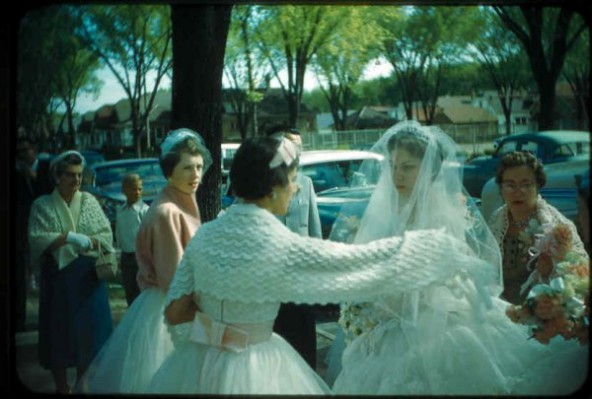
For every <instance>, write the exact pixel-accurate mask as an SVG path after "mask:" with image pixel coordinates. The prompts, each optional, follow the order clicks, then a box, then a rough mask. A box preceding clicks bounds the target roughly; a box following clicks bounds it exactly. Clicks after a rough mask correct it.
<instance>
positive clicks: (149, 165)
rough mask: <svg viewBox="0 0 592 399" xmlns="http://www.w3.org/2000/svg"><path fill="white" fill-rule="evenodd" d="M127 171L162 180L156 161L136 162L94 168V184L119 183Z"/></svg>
mask: <svg viewBox="0 0 592 399" xmlns="http://www.w3.org/2000/svg"><path fill="white" fill-rule="evenodd" d="M129 173H137V174H138V175H140V176H141V177H142V179H143V180H158V179H162V180H164V177H162V171H161V169H160V165H159V163H158V162H137V163H129V164H121V165H109V166H108V167H102V168H96V169H95V185H96V186H105V185H109V184H113V183H117V184H120V183H121V181H122V180H123V177H124V176H125V175H127V174H129Z"/></svg>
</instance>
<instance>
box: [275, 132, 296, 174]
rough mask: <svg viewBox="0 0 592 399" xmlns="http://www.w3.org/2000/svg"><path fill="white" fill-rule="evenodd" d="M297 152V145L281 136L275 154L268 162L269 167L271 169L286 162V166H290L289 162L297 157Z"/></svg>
mask: <svg viewBox="0 0 592 399" xmlns="http://www.w3.org/2000/svg"><path fill="white" fill-rule="evenodd" d="M298 153H299V151H298V146H296V144H294V143H293V142H291V141H290V140H288V139H287V138H285V137H282V139H281V141H280V145H279V147H278V148H277V150H276V153H275V155H274V156H273V158H272V160H271V161H270V162H269V167H270V168H271V169H273V168H277V167H278V166H280V165H281V164H282V163H284V164H286V166H290V164H291V163H292V162H294V160H295V159H296V158H298V155H299V154H298Z"/></svg>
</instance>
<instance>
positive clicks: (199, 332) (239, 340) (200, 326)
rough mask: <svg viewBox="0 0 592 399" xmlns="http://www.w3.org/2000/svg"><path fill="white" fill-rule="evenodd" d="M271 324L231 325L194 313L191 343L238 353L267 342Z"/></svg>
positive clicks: (200, 313) (201, 313) (203, 314)
mask: <svg viewBox="0 0 592 399" xmlns="http://www.w3.org/2000/svg"><path fill="white" fill-rule="evenodd" d="M272 327H273V323H272V324H271V325H268V324H266V323H262V324H252V325H245V324H241V325H240V326H239V325H233V324H228V323H224V322H221V321H218V320H215V319H213V318H212V317H210V316H209V315H207V314H205V313H203V312H196V313H195V319H194V320H193V325H192V328H191V335H190V339H191V340H192V341H195V342H198V343H201V344H205V345H211V346H217V347H221V348H225V349H229V350H231V351H234V352H240V351H242V350H244V349H245V348H246V347H247V346H249V345H251V344H256V343H259V342H263V341H267V340H268V339H269V337H270V336H271V333H272Z"/></svg>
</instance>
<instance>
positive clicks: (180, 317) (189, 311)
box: [164, 294, 199, 325]
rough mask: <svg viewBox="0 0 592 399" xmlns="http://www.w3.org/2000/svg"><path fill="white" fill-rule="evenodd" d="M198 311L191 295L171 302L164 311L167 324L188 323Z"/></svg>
mask: <svg viewBox="0 0 592 399" xmlns="http://www.w3.org/2000/svg"><path fill="white" fill-rule="evenodd" d="M198 310H199V307H198V306H197V304H196V303H195V302H194V301H193V295H192V294H188V295H184V296H182V297H181V298H179V299H175V300H173V301H172V302H171V303H170V304H169V306H167V308H166V309H165V311H164V316H165V317H166V319H167V321H168V322H169V324H172V325H175V324H181V323H189V322H191V321H193V319H194V318H195V312H197V311H198Z"/></svg>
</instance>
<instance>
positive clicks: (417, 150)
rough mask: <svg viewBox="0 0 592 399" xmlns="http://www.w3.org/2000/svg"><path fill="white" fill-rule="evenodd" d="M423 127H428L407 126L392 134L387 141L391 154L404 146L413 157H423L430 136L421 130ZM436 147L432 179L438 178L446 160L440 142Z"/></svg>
mask: <svg viewBox="0 0 592 399" xmlns="http://www.w3.org/2000/svg"><path fill="white" fill-rule="evenodd" d="M422 128H424V129H427V128H426V127H418V128H415V127H412V126H410V127H407V128H405V130H402V131H400V132H398V133H397V134H394V135H392V136H391V137H390V138H389V140H388V142H387V150H388V153H389V156H390V154H391V153H392V152H393V151H395V150H396V149H397V148H402V149H404V150H405V151H407V152H408V153H409V154H411V155H412V156H413V157H415V158H418V159H423V157H424V155H425V152H426V148H427V146H428V140H429V138H428V137H427V136H426V135H425V134H424V133H423V132H421V131H420V130H419V129H422ZM435 148H436V158H435V162H434V163H433V164H432V170H431V176H432V179H435V178H436V176H437V175H438V173H439V172H440V169H441V168H442V162H443V161H444V154H443V150H442V145H441V144H440V142H438V141H436V146H435ZM389 162H390V161H389ZM391 166H392V165H391Z"/></svg>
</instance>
